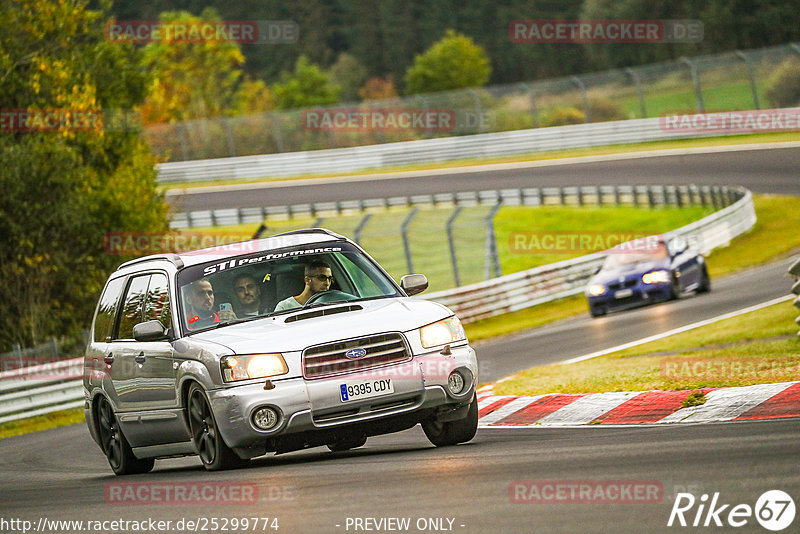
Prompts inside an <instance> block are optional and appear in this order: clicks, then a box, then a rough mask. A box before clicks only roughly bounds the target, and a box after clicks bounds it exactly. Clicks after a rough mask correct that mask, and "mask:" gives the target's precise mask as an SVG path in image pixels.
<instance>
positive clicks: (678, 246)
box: [669, 237, 689, 256]
mask: <svg viewBox="0 0 800 534" xmlns="http://www.w3.org/2000/svg"><path fill="white" fill-rule="evenodd" d="M688 248H689V243H688V242H687V241H686V239H684V238H683V237H676V238H674V239H673V240H672V241H670V242H669V250H670V253H671V254H672V255H673V256H677V255H678V254H683V253H684V252H686V249H688Z"/></svg>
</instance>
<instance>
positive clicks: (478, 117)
mask: <svg viewBox="0 0 800 534" xmlns="http://www.w3.org/2000/svg"><path fill="white" fill-rule="evenodd" d="M467 90H468V91H469V93H470V94H471V95H472V99H473V100H474V101H475V115H476V116H475V119H476V120H477V122H478V132H481V133H482V132H483V120H481V115H483V106H481V99H480V96H478V92H477V91H475V89H467Z"/></svg>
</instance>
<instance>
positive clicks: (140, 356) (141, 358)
mask: <svg viewBox="0 0 800 534" xmlns="http://www.w3.org/2000/svg"><path fill="white" fill-rule="evenodd" d="M134 360H136V363H138V364H143V363H144V360H145V356H144V351H142V352H140V353H139V354H138V355H137V356H136V357H135V358H134Z"/></svg>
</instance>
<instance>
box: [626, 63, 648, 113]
mask: <svg viewBox="0 0 800 534" xmlns="http://www.w3.org/2000/svg"><path fill="white" fill-rule="evenodd" d="M625 73H626V74H627V75H628V76H630V77H631V78H632V79H633V83H634V84H635V85H636V95H637V96H638V97H639V113H640V115H641V118H642V119H646V118H647V108H646V107H645V105H644V91H642V80H641V78H640V77H639V73H638V72H636V71H635V70H633V69H632V68H630V67H628V68H626V69H625Z"/></svg>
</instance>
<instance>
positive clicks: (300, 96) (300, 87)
mask: <svg viewBox="0 0 800 534" xmlns="http://www.w3.org/2000/svg"><path fill="white" fill-rule="evenodd" d="M340 91H341V88H340V87H339V86H338V85H334V84H333V83H332V82H331V80H330V77H329V76H328V75H327V74H325V73H324V72H323V71H322V70H321V69H320V68H319V67H318V66H316V65H314V64H313V63H311V62H310V61H309V60H308V58H307V57H306V56H300V57H299V58H298V59H297V63H296V64H295V66H294V72H291V73H289V72H283V73H281V81H280V82H279V83H276V84H275V85H274V86H273V94H274V95H275V103H276V106H277V108H278V109H295V108H307V107H311V106H325V105H328V104H335V103H337V102H338V101H339V92H340Z"/></svg>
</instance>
